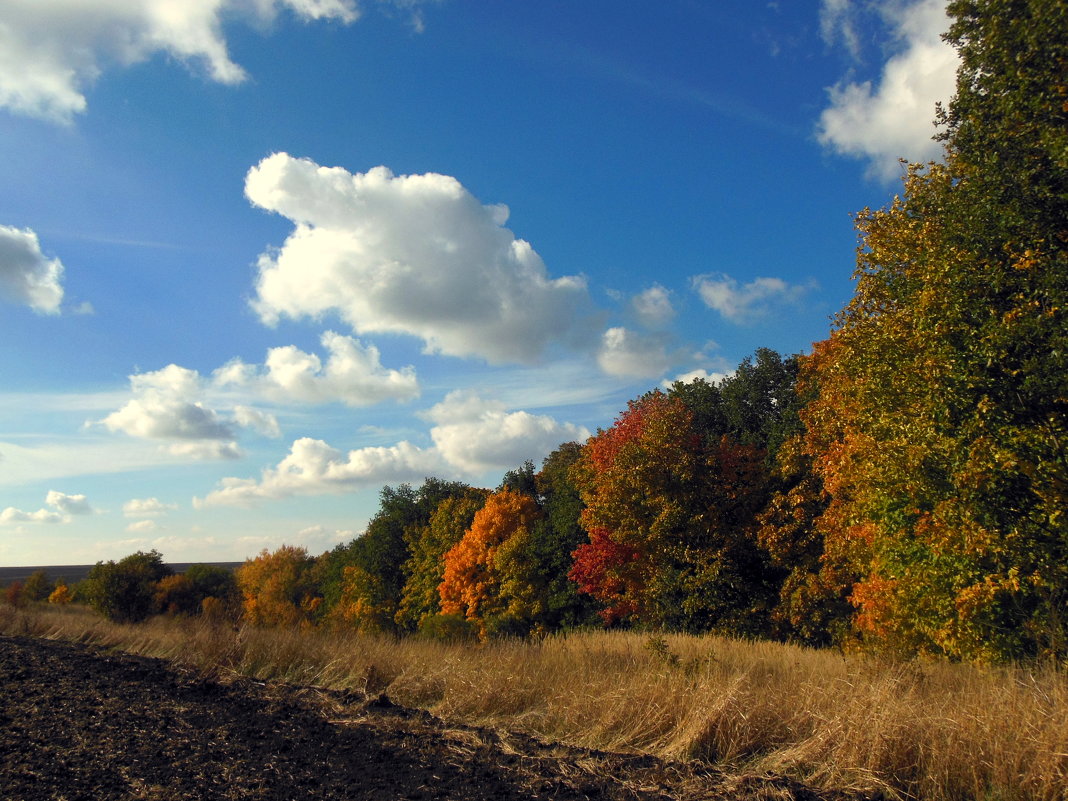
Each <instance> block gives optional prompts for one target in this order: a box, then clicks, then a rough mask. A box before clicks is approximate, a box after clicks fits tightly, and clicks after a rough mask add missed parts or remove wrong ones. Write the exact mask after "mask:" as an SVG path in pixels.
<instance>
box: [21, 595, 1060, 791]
mask: <svg viewBox="0 0 1068 801" xmlns="http://www.w3.org/2000/svg"><path fill="white" fill-rule="evenodd" d="M0 632H3V633H6V634H28V635H33V636H39V637H49V638H59V639H67V640H75V641H78V642H83V643H88V644H93V645H98V646H103V647H113V648H117V649H122V650H126V651H131V652H134V653H137V654H141V655H146V656H155V657H162V658H164V659H169V660H172V661H174V662H177V663H181V664H183V665H186V666H189V667H192V668H194V669H197V670H201V671H203V672H205V673H207V674H212V675H222V676H225V675H226V674H228V673H229V674H234V673H236V674H240V675H243V676H248V677H252V678H256V679H260V680H278V681H285V682H292V683H297V684H303V685H316V686H322V687H329V688H334V689H341V690H344V689H355V690H360V691H364V692H367V693H369V694H372V695H376V694H379V693H386V694H387V695H388V696H389V697H390V698H391V699H392V700H393V701H395V702H396V703H399V704H403V705H406V706H411V707H418V708H422V709H426V710H429V711H430V712H432V713H433V714H435V715H437V716H439V717H441V718H444V719H445V720H448V721H454V722H457V723H464V724H469V725H482V726H493V727H500V728H506V729H509V730H515V731H522V732H525V733H528V734H533V735H536V736H538V737H541V738H544V739H549V740H559V741H563V742H566V743H569V744H573V745H579V746H585V747H592V748H597V749H603V750H612V751H638V752H644V753H649V754H653V755H656V756H658V757H661V758H664V759H671V760H699V761H702V762H706V763H709V764H712V765H715V766H717V767H720V768H724V769H728V770H735V771H745V772H749V773H753V772H756V773H774V774H779V775H787V776H790V777H792V778H795V779H798V780H800V781H803V782H806V783H808V784H810V785H814V786H817V787H821V788H828V789H836V790H846V791H858V792H860V793H862V794H864V795H869V796H884V797H889V798H901V799H906V798H909V799H911V798H915V799H924V800H925V801H950V799H953V800H954V801H956V800H957V799H975V800H976V801H978V800H979V799H982V801H994V800H995V799H997V800H998V801H1001V800H1002V799H1004V800H1005V801H1012V800H1013V799H1042V800H1043V801H1063V800H1064V799H1068V674H1066V672H1065V670H1064V669H1063V667H1056V666H1048V667H1027V668H1025V667H1003V668H988V667H983V668H980V667H975V666H971V665H966V664H949V663H941V662H939V663H934V662H932V663H926V662H921V661H911V662H905V663H895V662H888V661H881V660H877V659H873V658H870V657H861V656H843V655H841V654H838V653H835V652H831V651H817V650H812V649H806V648H800V647H794V646H789V645H781V644H775V643H767V642H743V641H735V640H727V639H720V638H716V637H711V636H701V637H696V636H685V635H656V634H654V635H650V634H648V633H645V634H641V633H626V632H583V633H574V634H569V635H558V636H550V637H547V638H545V639H543V640H539V641H520V640H514V641H513V640H498V641H490V642H488V643H485V644H471V643H452V644H450V643H441V642H434V641H429V640H424V639H416V638H408V639H394V638H388V637H367V636H359V635H355V634H351V633H345V632H339V631H321V630H299V629H292V630H282V629H258V628H252V627H248V626H245V627H235V626H232V625H229V624H219V623H215V624H212V623H210V622H207V621H204V620H194V619H190V620H185V619H175V618H165V617H160V618H154V619H152V620H150V621H149V622H147V623H142V624H138V625H128V626H127V625H118V624H114V623H109V622H107V621H105V620H103V619H102V618H100V617H99V616H97V615H95V614H94V613H92V612H90V611H89V610H87V609H84V608H77V607H68V608H54V607H44V606H41V607H38V608H31V609H25V610H20V609H15V608H11V607H3V606H0Z"/></svg>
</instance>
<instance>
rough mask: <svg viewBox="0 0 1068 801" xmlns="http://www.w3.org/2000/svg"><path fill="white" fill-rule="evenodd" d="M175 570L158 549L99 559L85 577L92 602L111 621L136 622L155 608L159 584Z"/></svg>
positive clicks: (87, 591) (88, 596) (90, 601)
mask: <svg viewBox="0 0 1068 801" xmlns="http://www.w3.org/2000/svg"><path fill="white" fill-rule="evenodd" d="M171 574H172V571H171V570H170V568H168V567H167V566H166V565H165V564H163V556H162V555H161V554H160V553H159V552H158V551H155V550H153V551H149V552H148V553H144V552H142V551H138V552H137V553H133V554H130V555H129V556H127V557H125V558H123V559H120V560H119V561H118V562H113V561H109V562H97V563H96V567H94V568H93V569H92V570H91V571H89V576H88V577H87V578H86V580H85V584H86V587H85V589H86V595H87V598H88V600H89V604H90V605H91V606H92V607H93V608H94V609H95V610H96V611H97V612H99V613H100V614H102V615H103V616H104V617H106V618H107V619H108V620H113V621H116V622H120V623H137V622H139V621H141V620H144V619H145V618H146V617H148V616H149V615H151V614H152V612H153V611H155V593H156V586H157V584H158V582H159V581H160V579H163V578H166V577H167V576H169V575H171Z"/></svg>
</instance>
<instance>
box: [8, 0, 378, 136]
mask: <svg viewBox="0 0 1068 801" xmlns="http://www.w3.org/2000/svg"><path fill="white" fill-rule="evenodd" d="M283 10H289V11H292V12H293V13H295V14H296V15H298V16H300V17H303V18H305V19H336V20H340V21H341V22H345V23H348V22H352V21H353V20H355V19H356V16H357V12H356V6H355V3H354V2H353V0H195V1H194V0H184V1H181V2H175V0H92V1H91V2H86V0H7V2H5V3H4V8H3V14H4V19H3V24H2V25H0V106H3V107H6V108H8V109H10V110H11V111H13V112H15V113H18V114H26V115H29V116H33V117H39V118H43V119H49V120H54V121H57V122H68V121H70V119H71V118H72V116H73V115H74V114H77V113H79V112H82V111H84V110H85V108H86V99H85V95H84V94H83V92H84V91H85V89H86V88H87V87H88V86H90V85H91V84H92V83H93V82H94V81H96V79H97V78H98V77H99V76H100V75H101V74H102V73H103V72H104V71H105V70H106V69H109V68H111V67H115V66H119V67H123V66H129V65H131V64H136V63H138V62H141V61H145V60H147V59H149V58H151V57H152V56H153V55H155V54H157V53H166V54H167V55H169V56H171V57H173V58H176V59H178V60H180V61H183V62H186V63H191V64H196V65H197V66H198V67H200V68H201V69H203V71H204V73H205V74H206V75H207V76H208V77H209V78H210V79H211V80H213V81H218V82H219V83H224V84H236V83H240V82H241V81H243V80H245V78H246V75H245V71H244V70H243V69H242V68H241V67H240V66H239V65H237V64H235V63H234V62H233V61H232V60H231V59H230V55H229V52H228V48H227V43H226V39H225V37H224V35H223V31H222V27H223V21H224V20H229V19H231V18H233V17H235V16H240V17H244V18H247V19H251V20H252V21H254V22H260V23H263V22H268V21H270V20H272V19H274V18H275V17H276V16H277V15H278V14H279V12H281V11H283Z"/></svg>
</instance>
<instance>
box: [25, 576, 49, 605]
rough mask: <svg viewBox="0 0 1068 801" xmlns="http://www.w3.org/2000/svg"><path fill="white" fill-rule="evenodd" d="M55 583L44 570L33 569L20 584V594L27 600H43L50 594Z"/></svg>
mask: <svg viewBox="0 0 1068 801" xmlns="http://www.w3.org/2000/svg"><path fill="white" fill-rule="evenodd" d="M54 587H55V585H54V584H53V583H52V580H51V579H50V578H49V577H48V573H47V571H45V570H35V571H33V572H32V573H31V574H30V575H29V576H28V577H27V578H26V581H25V583H24V584H23V585H22V594H23V596H24V597H25V599H26V600H27V601H44V600H46V599H47V598H48V596H49V595H51V594H52V590H53V589H54Z"/></svg>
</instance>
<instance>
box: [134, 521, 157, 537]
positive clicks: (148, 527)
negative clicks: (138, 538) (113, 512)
mask: <svg viewBox="0 0 1068 801" xmlns="http://www.w3.org/2000/svg"><path fill="white" fill-rule="evenodd" d="M158 528H159V526H158V525H157V524H156V521H155V520H151V519H149V520H138V521H137V522H136V523H130V525H128V526H127V527H126V530H127V531H128V532H129V533H131V534H147V533H148V532H150V531H156V530H157V529H158Z"/></svg>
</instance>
